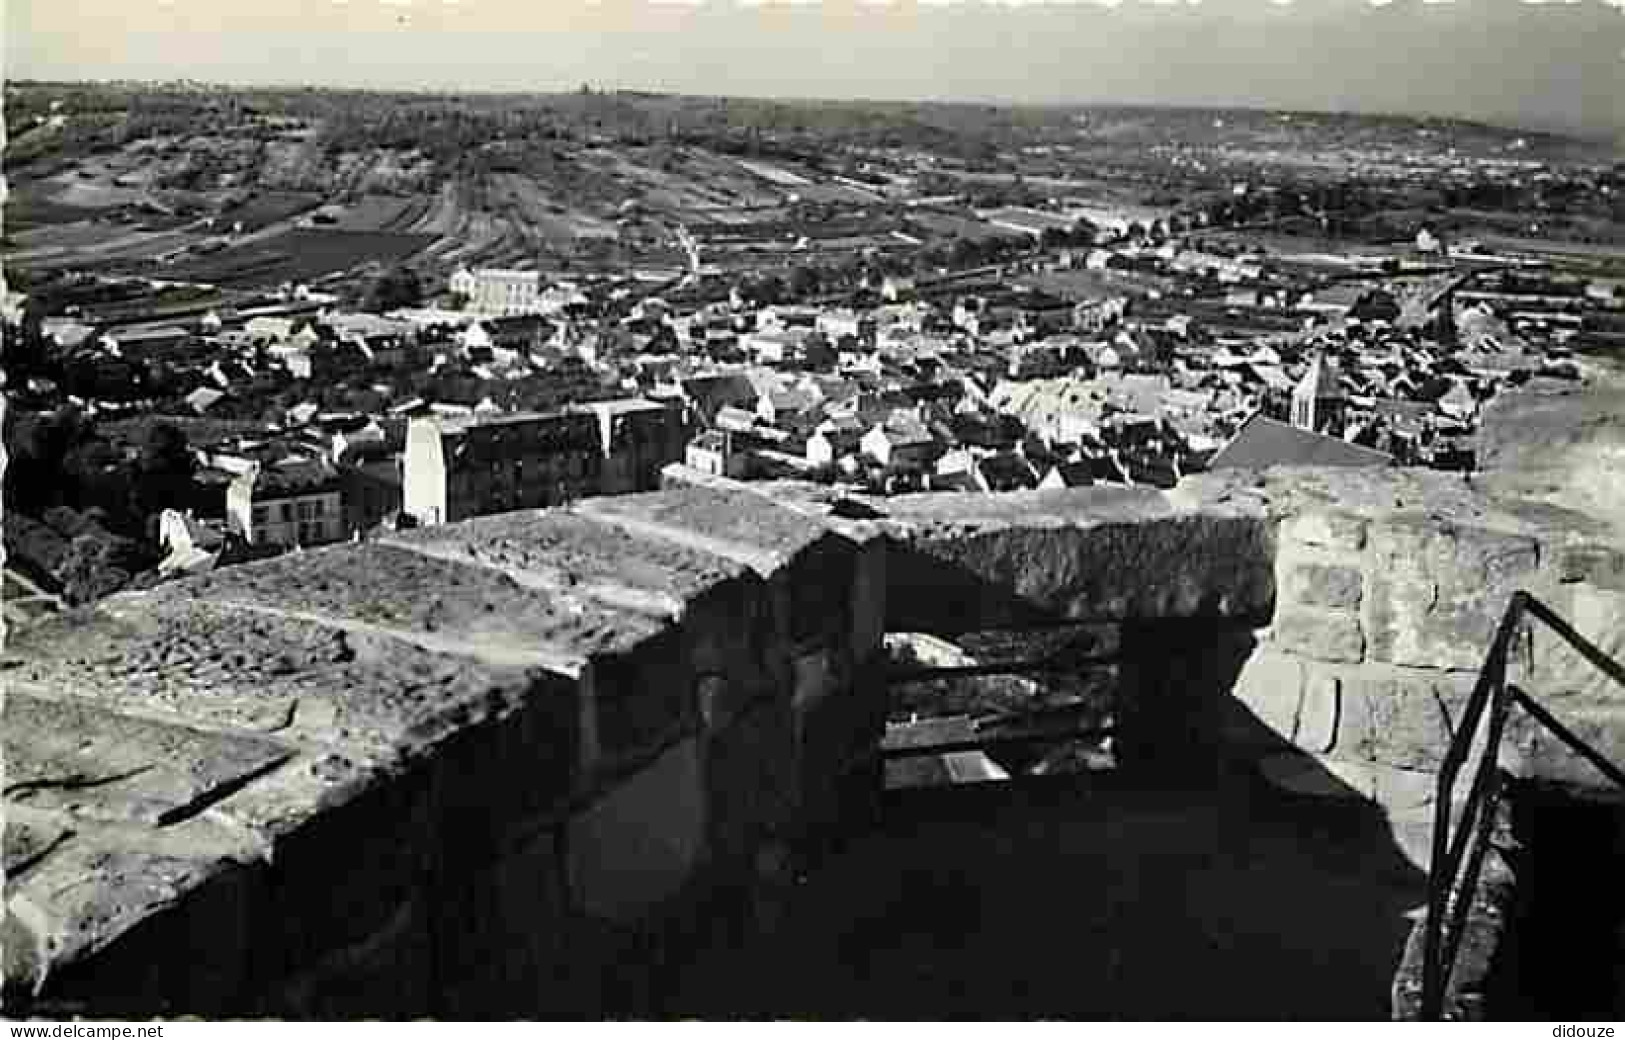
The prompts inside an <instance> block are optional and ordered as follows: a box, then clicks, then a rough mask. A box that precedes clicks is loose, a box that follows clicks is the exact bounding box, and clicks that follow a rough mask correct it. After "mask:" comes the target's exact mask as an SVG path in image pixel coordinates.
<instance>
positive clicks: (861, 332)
mask: <svg viewBox="0 0 1625 1040" xmlns="http://www.w3.org/2000/svg"><path fill="white" fill-rule="evenodd" d="M813 328H814V329H815V330H816V331H817V332H818V333H819V334H820V335H822V336H824V337H825V338H826V339H828V340H829V341H830V342H832V343H836V342H839V341H840V340H841V338H842V337H843V336H851V337H852V338H853V339H856V340H858V341H860V342H869V341H872V340H873V339H874V335H875V319H874V318H873V317H872V316H870V315H867V314H860V313H858V312H857V311H854V310H849V309H846V308H841V309H838V310H830V311H824V312H823V313H822V314H820V315H818V318H817V320H816V322H815V323H814V325H813Z"/></svg>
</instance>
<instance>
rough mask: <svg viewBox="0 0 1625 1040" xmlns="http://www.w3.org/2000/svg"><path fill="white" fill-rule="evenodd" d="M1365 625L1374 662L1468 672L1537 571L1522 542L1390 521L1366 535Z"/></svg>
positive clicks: (1530, 549) (1531, 551)
mask: <svg viewBox="0 0 1625 1040" xmlns="http://www.w3.org/2000/svg"><path fill="white" fill-rule="evenodd" d="M1372 549H1373V554H1374V560H1373V568H1372V571H1371V576H1370V581H1369V582H1368V585H1367V589H1366V597H1365V599H1366V604H1367V607H1366V618H1367V621H1368V625H1369V628H1368V632H1369V636H1370V640H1371V656H1372V659H1373V660H1377V661H1383V662H1388V663H1392V664H1397V665H1404V666H1407V667H1416V668H1440V669H1449V670H1475V669H1477V668H1478V667H1479V666H1480V665H1481V664H1482V663H1483V659H1484V654H1485V653H1486V651H1487V650H1488V649H1489V643H1490V640H1491V639H1492V638H1493V635H1494V631H1495V627H1496V625H1497V624H1498V623H1499V622H1500V619H1501V616H1502V615H1503V614H1504V613H1505V611H1506V606H1507V602H1508V600H1509V599H1510V597H1511V595H1512V593H1513V591H1515V590H1516V589H1517V588H1518V587H1519V586H1520V585H1521V584H1523V583H1524V582H1525V581H1526V580H1527V579H1528V578H1529V576H1530V575H1531V574H1532V573H1533V572H1534V570H1535V568H1536V567H1537V565H1538V563H1539V554H1538V549H1537V545H1536V543H1535V541H1534V540H1533V539H1532V538H1529V537H1526V536H1523V535H1513V534H1507V533H1504V532H1500V531H1490V530H1486V529H1483V528H1474V527H1464V526H1452V525H1446V524H1441V523H1439V522H1437V521H1432V520H1428V519H1425V518H1416V517H1396V518H1393V519H1391V520H1390V521H1389V522H1387V523H1385V524H1382V525H1379V526H1378V527H1376V528H1374V529H1373V533H1372Z"/></svg>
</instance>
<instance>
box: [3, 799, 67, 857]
mask: <svg viewBox="0 0 1625 1040" xmlns="http://www.w3.org/2000/svg"><path fill="white" fill-rule="evenodd" d="M8 779H9V778H8ZM72 833H73V830H72V829H71V828H70V827H68V825H67V823H66V821H63V820H44V821H42V820H19V819H18V818H17V816H16V814H15V813H12V814H10V815H9V817H8V818H7V819H6V821H5V826H4V827H0V877H8V878H15V877H17V876H18V875H19V874H21V873H22V872H23V871H24V870H27V869H28V868H29V867H30V866H32V865H33V864H34V863H36V862H38V861H39V860H41V859H43V858H44V857H45V856H46V855H48V854H49V853H50V851H51V850H52V849H54V848H56V846H58V845H60V844H61V843H62V842H64V841H66V840H67V839H68V837H69V835H71V834H72Z"/></svg>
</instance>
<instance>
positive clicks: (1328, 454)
mask: <svg viewBox="0 0 1625 1040" xmlns="http://www.w3.org/2000/svg"><path fill="white" fill-rule="evenodd" d="M1391 462H1392V460H1391V459H1390V458H1389V457H1388V455H1387V454H1386V453H1384V452H1380V451H1376V450H1373V449H1371V448H1362V447H1360V446H1359V445H1355V444H1349V443H1348V442H1347V441H1342V440H1339V439H1338V438H1336V437H1328V436H1326V435H1325V434H1322V433H1314V432H1311V431H1309V430H1301V429H1299V428H1298V427H1296V426H1290V425H1288V424H1287V423H1283V422H1277V421H1275V420H1274V419H1269V418H1265V417H1264V416H1263V415H1262V414H1260V415H1255V416H1253V417H1252V418H1251V419H1249V420H1247V423H1246V425H1245V426H1243V427H1242V428H1241V429H1240V430H1239V431H1238V432H1237V433H1236V435H1235V437H1234V438H1232V439H1231V441H1230V443H1229V444H1226V445H1225V446H1224V447H1223V448H1222V449H1221V450H1220V451H1219V454H1217V455H1215V456H1214V457H1213V462H1212V465H1211V466H1210V467H1209V468H1211V469H1226V468H1229V469H1265V468H1267V467H1269V466H1387V465H1389V464H1390V463H1391Z"/></svg>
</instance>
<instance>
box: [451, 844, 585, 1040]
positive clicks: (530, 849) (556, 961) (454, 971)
mask: <svg viewBox="0 0 1625 1040" xmlns="http://www.w3.org/2000/svg"><path fill="white" fill-rule="evenodd" d="M439 892H440V900H439V904H438V906H437V907H436V914H437V916H438V924H437V927H436V935H437V937H438V938H437V943H436V949H435V975H436V989H437V990H438V993H439V998H438V1001H437V1006H436V1007H435V1009H434V1013H435V1015H436V1017H439V1018H449V1019H512V1018H548V1017H551V1014H550V1013H551V1012H553V1011H555V1010H556V1009H557V1002H558V1000H559V993H558V990H559V988H560V987H561V986H563V985H564V984H565V982H566V970H565V967H564V963H563V962H564V959H565V957H566V956H567V950H566V941H565V940H566V936H567V934H568V928H569V914H568V910H567V900H566V897H565V887H564V860H563V841H562V840H561V839H560V836H559V834H558V832H557V831H555V830H553V829H544V830H542V831H540V832H538V833H536V834H534V835H532V837H531V840H530V841H529V842H528V843H527V844H526V845H525V846H524V847H523V848H521V849H519V850H518V851H516V852H514V853H513V854H512V855H509V856H507V857H505V858H504V859H502V860H501V861H499V862H497V863H495V864H491V865H488V866H486V867H484V868H483V869H479V870H472V871H467V872H464V873H461V874H458V875H455V876H449V877H446V878H444V879H443V880H442V881H441V883H440V885H439Z"/></svg>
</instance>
